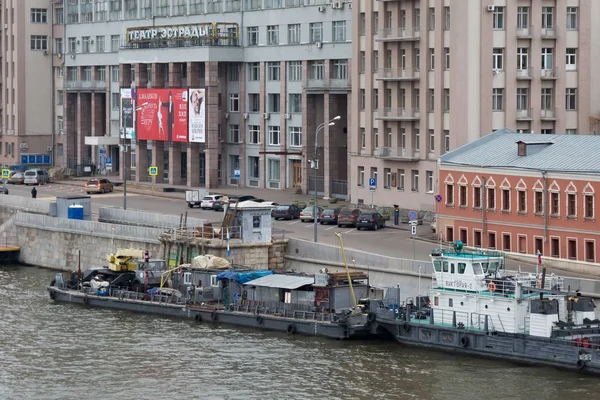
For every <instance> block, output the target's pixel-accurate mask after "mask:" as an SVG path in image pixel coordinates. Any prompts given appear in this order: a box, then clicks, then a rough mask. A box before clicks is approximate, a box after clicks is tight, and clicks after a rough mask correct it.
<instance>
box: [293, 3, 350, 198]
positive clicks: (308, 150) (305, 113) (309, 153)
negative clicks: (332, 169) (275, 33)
mask: <svg viewBox="0 0 600 400" xmlns="http://www.w3.org/2000/svg"><path fill="white" fill-rule="evenodd" d="M357 8H358V7H357ZM308 71H309V69H308V61H306V60H304V61H302V82H306V81H307V80H308ZM308 106H309V103H308V94H307V93H306V89H303V90H302V129H303V132H302V134H303V136H304V140H303V143H302V153H303V154H304V155H305V160H304V161H303V162H302V186H301V187H302V193H308V188H309V187H310V186H309V183H308V182H309V181H310V180H311V179H313V173H314V171H313V170H312V169H311V168H310V165H311V164H310V161H311V160H312V159H313V154H314V151H315V147H314V143H315V138H314V136H313V135H312V134H311V132H310V128H309V124H310V123H311V121H314V119H315V117H316V116H315V113H314V112H313V111H312V109H310V110H309V107H308Z"/></svg>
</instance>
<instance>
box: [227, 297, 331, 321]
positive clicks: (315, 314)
mask: <svg viewBox="0 0 600 400" xmlns="http://www.w3.org/2000/svg"><path fill="white" fill-rule="evenodd" d="M229 311H232V312H244V313H252V314H255V315H273V316H277V317H284V318H296V319H305V320H311V321H329V322H335V321H337V319H338V316H337V315H336V314H333V313H329V312H324V311H323V310H321V309H320V307H316V306H314V305H312V304H299V303H282V302H277V301H257V300H241V301H240V302H239V303H237V304H230V305H229Z"/></svg>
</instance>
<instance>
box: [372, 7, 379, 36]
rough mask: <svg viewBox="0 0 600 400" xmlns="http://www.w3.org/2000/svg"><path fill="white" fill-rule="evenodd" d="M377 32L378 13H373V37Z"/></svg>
mask: <svg viewBox="0 0 600 400" xmlns="http://www.w3.org/2000/svg"><path fill="white" fill-rule="evenodd" d="M377 32H379V13H378V12H377V11H375V12H374V13H373V35H377Z"/></svg>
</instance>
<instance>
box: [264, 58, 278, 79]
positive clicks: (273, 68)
mask: <svg viewBox="0 0 600 400" xmlns="http://www.w3.org/2000/svg"><path fill="white" fill-rule="evenodd" d="M267 71H268V74H269V76H268V78H269V80H270V81H278V80H279V76H280V73H281V63H280V62H279V61H274V62H268V63H267Z"/></svg>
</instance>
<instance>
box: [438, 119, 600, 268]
mask: <svg viewBox="0 0 600 400" xmlns="http://www.w3.org/2000/svg"><path fill="white" fill-rule="evenodd" d="M599 154H600V136H596V135H541V134H526V133H525V134H524V133H515V132H513V131H509V130H506V129H501V130H498V131H496V132H494V133H492V134H489V135H487V136H485V137H483V138H481V139H478V140H476V141H474V142H472V143H470V144H468V145H465V146H462V147H460V148H458V149H456V150H454V151H451V152H449V153H447V154H444V155H443V156H441V157H440V159H439V170H438V172H439V177H440V181H439V193H440V194H441V195H442V201H441V202H440V203H438V206H437V208H438V210H437V212H438V218H437V221H438V222H437V224H438V226H437V231H438V232H439V235H441V238H442V239H443V240H444V241H454V240H457V239H460V240H461V241H463V242H464V243H466V244H467V245H469V246H474V247H481V248H490V249H498V250H503V251H507V252H514V253H523V254H531V255H535V254H537V252H538V250H539V251H540V252H541V253H542V255H543V256H544V257H553V258H561V259H569V260H576V261H584V262H597V261H598V258H597V257H598V250H597V249H598V248H597V246H598V243H600V231H599V229H598V222H597V219H596V203H597V200H598V199H596V192H597V191H598V192H599V193H600V168H599V167H598V166H599V165H600V156H599Z"/></svg>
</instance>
